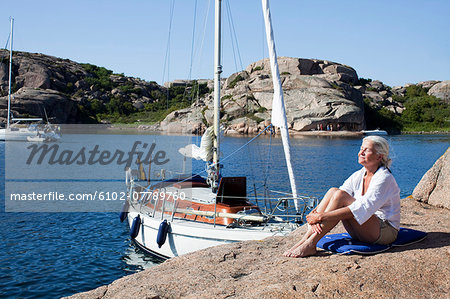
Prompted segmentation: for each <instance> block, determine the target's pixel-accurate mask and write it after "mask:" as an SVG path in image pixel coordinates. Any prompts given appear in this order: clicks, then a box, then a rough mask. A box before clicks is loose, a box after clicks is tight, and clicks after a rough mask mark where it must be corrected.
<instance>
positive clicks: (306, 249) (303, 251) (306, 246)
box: [285, 242, 317, 258]
mask: <svg viewBox="0 0 450 299" xmlns="http://www.w3.org/2000/svg"><path fill="white" fill-rule="evenodd" d="M316 253H317V249H316V245H315V244H313V243H312V242H305V243H303V244H302V245H300V246H298V247H297V248H295V249H294V250H292V251H291V252H290V253H289V255H285V256H287V257H294V258H297V257H307V256H311V255H315V254H316Z"/></svg>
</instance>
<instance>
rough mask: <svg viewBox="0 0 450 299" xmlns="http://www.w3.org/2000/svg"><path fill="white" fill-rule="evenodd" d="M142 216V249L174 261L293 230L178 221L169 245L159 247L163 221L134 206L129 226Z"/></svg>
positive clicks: (172, 226) (174, 222) (173, 224)
mask: <svg viewBox="0 0 450 299" xmlns="http://www.w3.org/2000/svg"><path fill="white" fill-rule="evenodd" d="M138 215H140V217H141V224H140V227H139V232H138V234H137V236H136V237H135V238H134V241H135V242H136V243H137V244H138V246H139V247H141V248H142V249H144V250H145V251H148V252H150V253H153V254H155V255H157V256H159V257H162V258H172V257H175V256H179V255H182V254H186V253H190V252H194V251H197V250H201V249H205V248H208V247H213V246H218V245H223V244H228V243H234V242H240V241H246V240H262V239H264V238H267V237H270V236H274V235H286V234H287V233H288V232H290V231H291V230H289V231H285V232H280V231H271V229H270V226H266V227H265V226H256V227H248V228H247V227H246V228H231V227H227V226H224V225H214V224H209V223H201V222H197V221H189V220H186V219H178V218H174V219H173V220H172V221H170V222H169V223H170V228H169V231H168V233H167V239H166V241H165V243H164V244H163V245H162V246H161V247H159V246H158V244H157V236H158V231H159V226H160V224H161V222H163V219H161V217H152V216H150V215H149V214H146V213H142V212H138V211H137V210H135V209H134V208H133V207H132V206H130V208H129V210H128V224H129V226H130V228H131V226H132V223H133V220H134V219H135V217H137V216H138Z"/></svg>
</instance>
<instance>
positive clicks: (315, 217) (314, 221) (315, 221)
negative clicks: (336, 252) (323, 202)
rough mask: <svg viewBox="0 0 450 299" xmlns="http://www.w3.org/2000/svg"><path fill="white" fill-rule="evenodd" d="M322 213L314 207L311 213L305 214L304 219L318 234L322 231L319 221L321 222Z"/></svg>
mask: <svg viewBox="0 0 450 299" xmlns="http://www.w3.org/2000/svg"><path fill="white" fill-rule="evenodd" d="M322 215H323V213H318V212H317V211H316V210H315V209H314V210H313V211H311V213H309V214H308V216H306V220H307V221H308V224H309V225H310V226H311V229H312V231H313V232H315V233H317V234H320V233H321V232H322V226H321V225H320V223H321V222H322Z"/></svg>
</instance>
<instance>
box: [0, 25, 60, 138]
mask: <svg viewBox="0 0 450 299" xmlns="http://www.w3.org/2000/svg"><path fill="white" fill-rule="evenodd" d="M10 21H11V33H10V41H9V72H8V74H9V75H8V80H9V81H8V116H7V121H6V128H4V129H0V141H56V140H58V139H59V138H60V137H61V136H60V134H59V133H58V132H57V131H56V130H55V128H53V127H52V126H51V125H50V124H48V123H47V124H46V125H44V126H37V125H35V124H29V125H26V124H24V125H22V124H21V123H23V122H41V121H42V118H14V117H13V115H12V113H11V96H12V92H11V84H12V49H13V33H14V19H13V18H11V19H10Z"/></svg>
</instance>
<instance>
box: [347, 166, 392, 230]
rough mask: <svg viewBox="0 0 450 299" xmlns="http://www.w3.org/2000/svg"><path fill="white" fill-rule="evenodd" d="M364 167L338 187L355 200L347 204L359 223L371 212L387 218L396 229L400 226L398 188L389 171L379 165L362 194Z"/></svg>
mask: <svg viewBox="0 0 450 299" xmlns="http://www.w3.org/2000/svg"><path fill="white" fill-rule="evenodd" d="M365 173H366V169H365V168H364V167H363V168H362V169H360V170H358V171H356V172H355V173H353V174H352V175H351V176H350V177H349V178H348V179H347V180H346V181H345V182H344V184H343V185H342V186H341V187H339V189H341V190H343V191H345V192H347V193H348V194H350V195H351V196H353V197H354V198H355V199H356V200H355V201H354V202H353V203H352V204H351V205H349V206H348V207H349V208H350V211H351V212H352V213H353V216H354V217H355V219H356V221H357V222H358V223H359V224H363V223H364V222H366V221H367V220H368V219H369V218H370V217H371V216H372V215H373V214H375V215H376V216H378V217H379V218H380V219H382V220H387V221H389V223H390V224H391V225H392V226H393V227H395V228H396V229H397V230H398V229H399V228H400V189H399V188H398V185H397V182H396V181H395V179H394V176H393V175H392V174H391V173H390V171H389V170H388V169H387V168H385V167H380V168H379V169H378V170H377V171H376V172H375V174H374V175H373V177H372V179H371V181H370V184H369V188H368V189H367V191H366V193H365V194H364V195H362V191H363V181H364V175H365Z"/></svg>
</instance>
